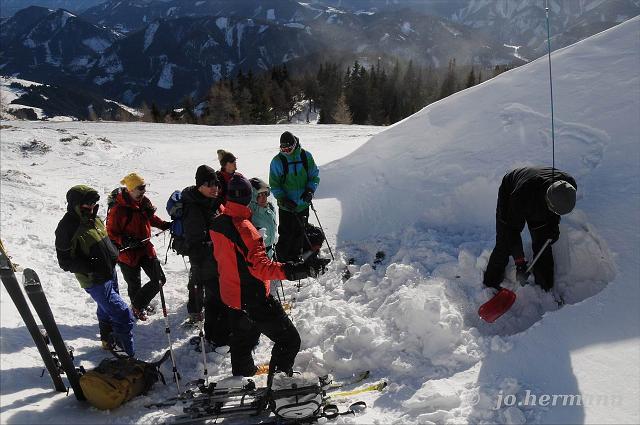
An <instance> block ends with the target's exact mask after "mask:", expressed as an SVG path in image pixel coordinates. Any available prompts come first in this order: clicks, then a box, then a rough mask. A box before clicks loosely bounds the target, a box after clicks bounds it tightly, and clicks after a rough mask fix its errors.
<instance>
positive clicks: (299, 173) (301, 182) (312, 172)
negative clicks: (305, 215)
mask: <svg viewBox="0 0 640 425" xmlns="http://www.w3.org/2000/svg"><path fill="white" fill-rule="evenodd" d="M301 151H302V148H301V147H300V145H299V144H298V146H297V147H296V149H295V150H294V151H293V152H291V153H290V154H285V153H282V152H281V153H279V154H278V155H276V156H274V157H273V159H272V160H271V165H270V167H269V186H271V193H273V196H275V198H276V199H277V200H278V207H279V208H282V209H284V210H289V209H288V208H287V207H285V205H284V201H285V200H286V199H290V200H292V201H293V202H295V203H296V208H295V212H300V211H304V210H305V209H307V208H309V204H308V203H306V202H304V201H303V200H302V199H300V196H302V194H303V192H304V191H305V190H307V189H309V190H311V191H312V192H315V191H316V189H317V188H318V184H319V183H320V171H319V170H318V167H317V165H316V163H315V161H314V160H313V156H312V155H311V153H309V152H308V151H305V152H306V156H307V167H306V168H305V166H304V164H303V163H302V158H301ZM281 157H284V158H285V159H286V163H287V168H288V171H287V173H285V172H284V168H283V166H282V165H283V164H282V160H281V159H280V158H281ZM307 170H308V171H307Z"/></svg>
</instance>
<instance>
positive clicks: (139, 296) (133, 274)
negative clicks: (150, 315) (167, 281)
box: [118, 257, 164, 310]
mask: <svg viewBox="0 0 640 425" xmlns="http://www.w3.org/2000/svg"><path fill="white" fill-rule="evenodd" d="M118 264H120V271H121V272H122V276H123V277H124V280H125V281H126V282H127V293H128V294H129V300H130V301H131V305H132V306H133V307H135V308H137V309H138V310H142V309H144V308H145V307H147V306H148V305H149V303H150V302H151V300H152V299H153V298H154V297H155V296H156V295H157V294H158V292H160V281H159V278H158V273H162V267H161V266H160V261H159V260H158V258H157V257H154V258H149V257H143V258H142V259H141V260H140V263H139V264H138V265H137V266H135V267H131V266H130V265H128V264H125V263H118ZM142 270H144V272H145V274H146V275H147V276H148V277H149V281H148V282H147V283H145V284H144V285H143V286H142V285H141V284H142ZM163 278H164V274H162V275H161V276H160V279H163Z"/></svg>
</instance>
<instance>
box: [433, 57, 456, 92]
mask: <svg viewBox="0 0 640 425" xmlns="http://www.w3.org/2000/svg"><path fill="white" fill-rule="evenodd" d="M456 91H457V88H456V60H455V59H450V60H449V68H448V69H447V74H446V75H445V77H444V80H443V81H442V85H441V86H440V96H439V97H438V99H444V98H445V97H447V96H450V95H452V94H453V93H455V92H456Z"/></svg>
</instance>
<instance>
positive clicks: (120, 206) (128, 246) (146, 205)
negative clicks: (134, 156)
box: [107, 173, 171, 320]
mask: <svg viewBox="0 0 640 425" xmlns="http://www.w3.org/2000/svg"><path fill="white" fill-rule="evenodd" d="M120 184H122V185H124V186H125V187H123V188H121V189H120V190H119V191H118V193H117V195H116V197H115V199H114V205H113V207H111V208H110V209H109V213H108V215H107V232H108V234H109V239H111V240H112V241H113V242H114V243H115V244H116V246H117V247H118V248H119V249H120V253H119V255H118V264H119V265H120V270H121V271H122V275H123V276H124V280H125V281H126V282H127V291H128V293H129V300H130V301H131V309H132V310H133V314H134V315H135V316H136V317H137V318H138V319H139V320H147V316H146V309H147V308H148V307H149V304H150V303H151V300H153V298H154V297H155V296H156V294H157V293H158V292H159V291H160V284H161V283H160V278H161V277H163V274H162V276H158V272H160V273H162V268H161V266H160V262H159V261H158V257H157V254H156V250H155V248H154V247H153V243H151V240H150V238H151V227H152V226H153V227H156V228H158V229H160V230H167V229H169V228H170V227H171V223H169V222H167V221H164V220H162V219H161V218H160V217H158V216H157V215H156V207H154V206H153V204H151V201H150V200H149V198H147V197H146V196H145V192H146V190H147V185H146V183H145V181H144V179H143V178H142V177H140V176H139V175H138V174H136V173H130V174H127V175H126V176H125V177H124V178H123V179H122V181H120ZM142 270H144V272H145V273H146V275H147V276H148V277H149V281H148V282H147V283H146V284H144V285H142V286H141V283H142V282H141V271H142Z"/></svg>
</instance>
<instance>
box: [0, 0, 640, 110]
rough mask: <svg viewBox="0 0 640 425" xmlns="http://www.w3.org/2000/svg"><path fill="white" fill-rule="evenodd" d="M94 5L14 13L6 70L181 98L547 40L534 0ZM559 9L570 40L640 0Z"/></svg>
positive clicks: (583, 0)
mask: <svg viewBox="0 0 640 425" xmlns="http://www.w3.org/2000/svg"><path fill="white" fill-rule="evenodd" d="M48 1H54V0H48ZM58 1H59V2H62V1H64V0H58ZM7 3H15V1H14V2H12V1H11V0H3V5H6V4H7ZM92 3H95V2H92V1H91V0H86V1H84V0H83V1H80V2H78V3H77V6H78V8H79V9H83V10H84V11H83V12H82V13H80V14H78V13H73V12H71V11H68V10H66V9H48V8H43V7H38V6H31V7H27V8H25V9H22V10H20V11H18V12H16V13H15V14H14V15H13V16H12V17H10V18H8V19H5V20H4V21H3V23H2V28H1V29H0V39H1V41H2V45H3V49H2V51H1V52H0V73H2V74H3V75H10V76H17V77H20V78H24V79H28V80H33V81H39V82H44V83H53V84H58V85H73V87H74V88H75V89H84V90H88V91H92V92H95V93H98V94H100V96H103V97H106V98H110V99H114V100H117V101H120V102H123V103H125V104H128V105H140V104H142V103H143V102H147V103H151V102H154V103H156V104H158V105H174V104H176V103H178V102H180V101H181V100H182V99H184V98H185V97H186V96H189V95H191V96H200V95H202V94H203V93H205V92H206V91H207V90H208V88H209V87H210V86H211V85H212V84H214V83H215V82H216V81H218V80H220V79H221V78H225V77H232V76H235V75H236V74H237V73H238V71H240V70H242V71H243V72H247V71H248V70H252V71H254V72H259V71H266V70H269V69H270V68H271V67H272V66H276V65H280V64H287V65H288V67H289V68H290V70H291V71H292V72H301V71H304V70H312V71H315V68H314V66H317V64H319V63H320V62H322V61H326V60H336V61H339V62H342V63H350V62H352V61H353V60H354V59H358V61H359V62H360V63H361V64H364V65H365V66H368V65H371V64H374V63H376V62H377V61H379V60H382V61H388V62H392V61H395V60H397V59H399V60H403V61H409V60H412V61H413V62H414V63H416V64H418V65H431V66H435V67H439V66H446V64H447V63H448V61H449V59H451V58H455V59H456V61H457V63H458V64H476V65H482V66H493V65H496V64H507V63H516V64H521V63H523V62H524V61H527V60H529V59H532V58H535V57H537V56H540V55H541V54H543V53H544V49H545V48H546V44H545V42H546V38H545V37H546V29H545V28H546V27H545V16H544V9H543V8H542V7H541V6H540V5H538V4H532V2H531V1H529V0H508V1H507V0H468V1H462V0H453V1H451V2H441V1H428V0H427V1H417V0H407V1H394V0H387V1H374V0H334V1H331V0H322V1H320V0H311V1H309V2H297V1H293V0H161V1H160V0H155V1H152V0H118V1H107V2H104V3H100V4H97V5H94V6H91V4H92ZM551 13H552V18H553V19H552V21H551V22H552V25H551V26H552V29H553V34H554V35H555V36H554V39H553V40H552V43H553V44H552V45H553V47H554V48H558V47H562V46H563V45H565V44H569V43H572V42H575V41H577V40H579V39H581V38H583V37H586V36H589V35H591V34H592V33H594V32H597V31H599V30H602V29H604V28H607V27H609V26H613V25H615V24H616V23H618V22H620V21H622V20H625V19H628V18H629V17H631V16H634V15H635V14H638V13H640V0H572V1H571V2H557V1H552V2H551ZM516 46H518V47H516Z"/></svg>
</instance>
